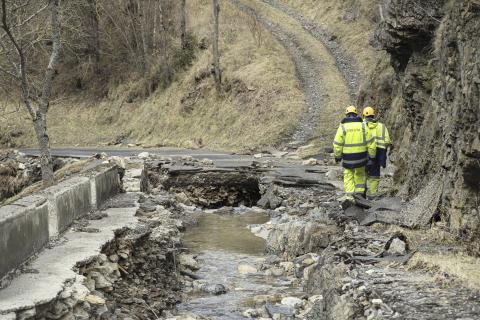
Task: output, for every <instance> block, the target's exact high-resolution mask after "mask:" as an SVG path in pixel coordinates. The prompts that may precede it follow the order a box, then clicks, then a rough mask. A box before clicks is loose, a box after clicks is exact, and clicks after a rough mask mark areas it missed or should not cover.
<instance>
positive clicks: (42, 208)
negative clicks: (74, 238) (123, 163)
mask: <svg viewBox="0 0 480 320" xmlns="http://www.w3.org/2000/svg"><path fill="white" fill-rule="evenodd" d="M120 190H121V182H120V178H119V171H118V168H116V167H113V168H108V169H105V170H103V171H100V172H95V173H94V174H92V175H91V176H90V177H74V178H71V179H68V180H66V181H63V182H61V183H59V184H58V185H55V186H53V187H50V188H48V189H46V190H44V191H43V192H42V193H40V194H38V195H33V196H29V197H25V198H22V199H20V200H18V201H16V202H14V203H13V204H11V205H7V206H4V207H0V279H1V278H3V277H4V276H5V275H6V274H7V273H8V272H9V271H11V270H13V269H15V268H17V267H18V266H20V265H21V264H22V263H23V262H24V261H25V260H26V259H27V258H29V257H30V256H32V255H33V254H34V253H35V252H37V251H38V250H40V249H42V248H43V246H45V244H46V243H47V242H48V240H49V238H51V237H56V236H58V235H59V234H61V233H62V232H63V231H65V230H66V229H67V228H68V227H69V226H70V225H71V224H72V222H73V220H74V219H77V218H80V217H82V216H84V215H86V214H88V213H89V212H90V211H92V210H96V209H97V208H98V207H100V206H101V205H102V204H103V203H105V201H107V200H108V199H109V198H111V197H112V196H114V195H115V194H117V193H118V192H119V191H120Z"/></svg>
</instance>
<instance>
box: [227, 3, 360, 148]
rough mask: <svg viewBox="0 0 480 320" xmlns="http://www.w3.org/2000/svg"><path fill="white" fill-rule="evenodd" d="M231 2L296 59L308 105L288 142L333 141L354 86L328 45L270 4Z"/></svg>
mask: <svg viewBox="0 0 480 320" xmlns="http://www.w3.org/2000/svg"><path fill="white" fill-rule="evenodd" d="M231 2H232V3H233V4H235V5H237V6H238V7H239V8H240V9H241V10H243V11H244V12H246V13H248V14H250V15H252V16H255V17H256V18H257V20H258V21H259V22H261V23H262V24H263V26H264V27H265V28H266V29H267V30H268V31H270V32H271V33H272V34H273V35H274V36H275V37H276V38H277V39H278V41H279V42H280V43H281V44H282V45H283V46H284V47H285V48H286V50H287V51H288V53H289V54H290V56H291V58H292V60H293V62H294V63H295V66H296V71H297V75H298V78H299V79H300V83H301V85H302V88H303V90H304V92H305V104H306V107H305V112H304V113H303V114H302V115H301V118H300V121H299V125H298V128H297V130H296V131H295V132H294V133H293V134H292V135H291V136H290V137H288V140H287V141H289V146H291V147H299V146H301V145H304V144H306V143H307V142H308V141H309V140H310V139H312V138H316V137H320V139H321V140H324V141H328V142H330V140H331V139H330V138H331V136H332V135H333V132H334V130H335V127H336V125H337V122H338V119H339V118H340V114H341V111H342V110H343V108H344V106H345V105H346V104H348V103H349V101H350V100H351V97H350V91H351V90H350V87H349V84H347V82H346V81H345V77H344V76H343V75H342V72H341V71H340V70H339V68H338V67H337V64H338V63H337V61H336V59H335V57H334V56H333V55H332V54H331V53H330V50H329V48H328V47H326V46H325V45H324V44H323V43H322V42H321V41H319V40H318V39H317V38H316V37H314V36H312V34H311V33H310V32H308V31H307V30H306V29H305V28H304V27H303V26H302V25H301V23H299V22H298V21H297V20H296V19H294V18H292V17H291V16H289V15H287V14H286V13H284V12H282V11H280V10H278V9H276V8H274V7H272V6H270V5H269V4H265V3H260V2H258V1H250V0H231Z"/></svg>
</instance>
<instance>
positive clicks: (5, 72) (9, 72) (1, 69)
mask: <svg viewBox="0 0 480 320" xmlns="http://www.w3.org/2000/svg"><path fill="white" fill-rule="evenodd" d="M0 72H1V73H4V74H6V75H8V76H10V77H12V78H13V79H15V80H17V81H18V80H20V79H19V77H18V75H16V74H15V73H13V72H11V71H9V70H6V69H4V68H3V67H1V66H0Z"/></svg>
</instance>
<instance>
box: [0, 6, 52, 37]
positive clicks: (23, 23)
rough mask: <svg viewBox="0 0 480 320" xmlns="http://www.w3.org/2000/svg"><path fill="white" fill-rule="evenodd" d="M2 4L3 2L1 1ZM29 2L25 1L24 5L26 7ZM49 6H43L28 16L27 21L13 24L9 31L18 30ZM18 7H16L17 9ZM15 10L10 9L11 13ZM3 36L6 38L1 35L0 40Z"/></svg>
mask: <svg viewBox="0 0 480 320" xmlns="http://www.w3.org/2000/svg"><path fill="white" fill-rule="evenodd" d="M2 2H3V0H2ZM29 2H30V1H27V2H26V4H25V5H28V3H29ZM49 5H50V4H48V3H47V4H46V5H45V6H43V7H41V8H40V9H38V10H37V11H36V12H35V13H34V14H32V15H31V16H29V17H28V18H27V19H25V20H23V21H22V22H20V23H18V24H15V25H13V26H11V27H10V30H15V29H16V28H19V27H23V26H24V25H25V24H27V23H28V22H30V21H31V20H32V19H33V18H35V17H36V16H38V15H39V14H40V13H42V12H43V11H45V9H47V8H48V6H49ZM18 8H19V7H17V9H18ZM14 11H15V9H12V12H14ZM5 36H7V34H3V35H2V36H0V40H2V39H3V38H5Z"/></svg>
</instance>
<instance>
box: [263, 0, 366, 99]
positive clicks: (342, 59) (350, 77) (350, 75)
mask: <svg viewBox="0 0 480 320" xmlns="http://www.w3.org/2000/svg"><path fill="white" fill-rule="evenodd" d="M262 1H263V2H264V3H266V4H268V5H270V6H272V7H274V8H276V9H278V10H280V11H282V12H283V13H285V14H287V15H289V16H290V17H292V18H293V19H295V20H297V21H298V22H299V23H300V24H301V25H302V26H303V28H304V29H305V31H307V32H308V33H309V34H311V35H312V36H313V37H315V38H316V39H317V40H319V41H320V42H322V43H323V44H324V45H325V46H326V47H327V48H328V51H329V52H330V53H331V55H332V56H333V57H334V58H335V61H336V66H337V68H338V69H339V70H340V72H341V73H342V76H343V78H344V79H345V81H346V83H347V84H348V87H349V90H350V99H351V101H352V102H355V100H356V98H357V93H358V88H359V83H360V73H359V71H358V68H357V66H356V65H355V63H354V62H353V59H352V58H351V57H350V56H349V54H348V53H347V52H346V51H345V50H344V49H343V48H342V46H341V45H340V43H338V42H337V41H335V39H334V38H333V37H332V35H331V34H329V33H328V32H327V31H326V30H325V29H323V28H321V27H320V26H319V25H317V24H316V23H314V22H312V21H310V20H309V19H307V18H305V17H304V16H303V15H302V14H301V13H299V12H297V11H296V10H294V9H293V8H290V7H289V6H287V5H285V4H283V3H280V2H278V1H277V0H262Z"/></svg>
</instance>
